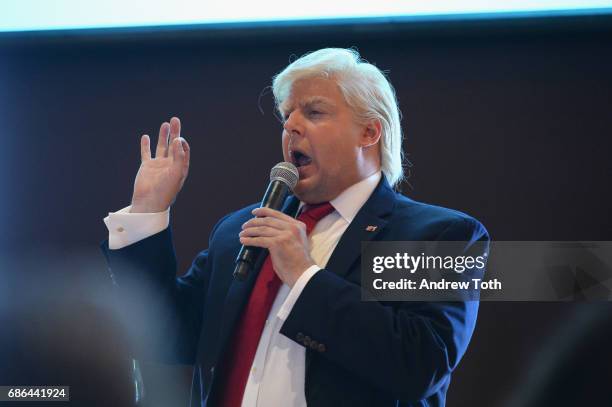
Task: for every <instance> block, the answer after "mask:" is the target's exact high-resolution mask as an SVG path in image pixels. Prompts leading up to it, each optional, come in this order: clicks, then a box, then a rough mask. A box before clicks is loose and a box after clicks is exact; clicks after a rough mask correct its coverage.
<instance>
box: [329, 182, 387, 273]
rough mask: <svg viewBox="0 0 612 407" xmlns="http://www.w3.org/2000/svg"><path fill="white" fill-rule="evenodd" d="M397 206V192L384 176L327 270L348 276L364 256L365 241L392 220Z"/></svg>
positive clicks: (336, 250) (358, 214)
mask: <svg viewBox="0 0 612 407" xmlns="http://www.w3.org/2000/svg"><path fill="white" fill-rule="evenodd" d="M394 206H395V192H394V191H393V189H391V187H390V186H389V183H388V182H387V179H386V178H385V177H384V176H383V177H382V179H381V180H380V182H379V183H378V186H377V187H376V189H375V190H374V192H372V195H371V196H370V198H369V199H368V200H367V201H366V203H365V204H364V205H363V207H362V208H361V209H360V210H359V212H358V213H357V215H356V216H355V219H353V221H352V222H351V224H350V225H349V227H348V228H347V229H346V231H345V232H344V234H343V235H342V238H340V241H339V242H338V245H337V246H336V249H335V250H334V252H333V253H332V256H331V257H330V259H329V261H328V262H327V265H326V266H325V269H326V270H328V271H331V272H334V273H336V274H338V275H339V276H345V275H347V274H348V272H349V271H350V270H351V265H352V264H353V263H354V262H355V261H356V260H357V259H358V258H359V257H360V256H361V244H362V242H368V241H370V240H373V239H374V238H375V237H376V236H378V234H379V233H380V232H381V231H382V230H383V229H384V228H385V226H386V225H387V223H388V215H389V214H390V213H391V211H392V210H393V207H394Z"/></svg>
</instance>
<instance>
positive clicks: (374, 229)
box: [366, 225, 378, 232]
mask: <svg viewBox="0 0 612 407" xmlns="http://www.w3.org/2000/svg"><path fill="white" fill-rule="evenodd" d="M376 229H378V226H375V225H369V226H367V227H366V232H374V231H376Z"/></svg>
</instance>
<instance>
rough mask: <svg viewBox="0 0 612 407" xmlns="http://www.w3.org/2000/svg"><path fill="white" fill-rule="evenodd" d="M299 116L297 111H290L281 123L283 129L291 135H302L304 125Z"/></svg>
mask: <svg viewBox="0 0 612 407" xmlns="http://www.w3.org/2000/svg"><path fill="white" fill-rule="evenodd" d="M299 116H300V115H299V113H298V112H292V113H291V114H290V115H289V117H287V120H285V123H284V124H283V128H284V129H285V131H286V132H287V133H288V134H290V135H292V136H302V135H303V134H304V127H303V126H302V123H301V120H300V117H299Z"/></svg>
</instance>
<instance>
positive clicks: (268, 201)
mask: <svg viewBox="0 0 612 407" xmlns="http://www.w3.org/2000/svg"><path fill="white" fill-rule="evenodd" d="M299 179H300V174H299V173H298V170H297V168H296V167H295V165H293V164H291V163H289V162H280V163H278V164H276V165H275V166H274V167H272V170H271V171H270V184H268V189H266V193H265V194H264V197H263V199H262V200H261V205H260V208H264V207H265V208H271V209H276V210H279V209H281V208H282V206H283V203H284V202H285V198H286V197H287V194H288V193H289V191H290V190H293V188H294V187H295V186H296V184H297V183H298V181H299ZM265 253H266V251H265V249H263V248H261V247H253V246H244V245H243V246H242V247H241V248H240V252H239V253H238V257H236V262H235V263H236V267H235V268H234V278H236V279H238V280H240V281H244V280H246V278H247V277H248V275H249V273H250V272H251V271H253V269H254V267H255V265H256V264H257V263H258V261H259V260H261V258H262V257H263V256H265Z"/></svg>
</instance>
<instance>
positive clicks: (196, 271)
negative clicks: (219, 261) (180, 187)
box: [101, 218, 225, 364]
mask: <svg viewBox="0 0 612 407" xmlns="http://www.w3.org/2000/svg"><path fill="white" fill-rule="evenodd" d="M224 219H225V218H224ZM222 221H223V219H222V220H221V221H219V222H218V223H217V225H216V226H215V228H213V231H212V233H211V240H212V236H213V235H214V232H215V230H216V228H217V226H218V225H219V224H220V223H221V222H222ZM101 248H102V251H103V253H104V255H105V257H106V260H107V263H108V267H109V272H110V276H111V279H112V280H113V283H114V286H115V292H116V297H117V301H116V303H117V313H118V314H119V315H120V317H121V318H122V320H123V321H124V325H125V326H126V327H127V329H128V331H129V336H130V338H131V342H132V343H131V349H132V354H133V356H134V357H136V358H138V359H144V360H152V361H158V362H164V363H182V364H192V363H193V362H194V360H195V354H196V348H197V341H198V338H199V334H200V328H201V323H202V313H203V307H204V303H203V300H204V297H205V295H204V294H205V292H206V289H207V287H208V282H209V278H210V266H209V262H208V259H209V250H204V251H202V252H200V253H199V254H198V255H197V256H196V258H195V259H194V261H193V262H192V264H191V266H190V268H189V270H188V271H187V272H186V273H185V274H184V275H182V276H181V277H176V272H177V261H176V255H175V251H174V245H173V240H172V232H171V230H170V228H167V229H165V230H163V231H161V232H159V233H157V234H155V235H153V236H150V237H148V238H146V239H144V240H141V241H139V242H137V243H134V244H132V245H129V246H126V247H124V248H122V249H118V250H110V249H109V248H108V240H106V241H104V242H103V243H102V245H101Z"/></svg>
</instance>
